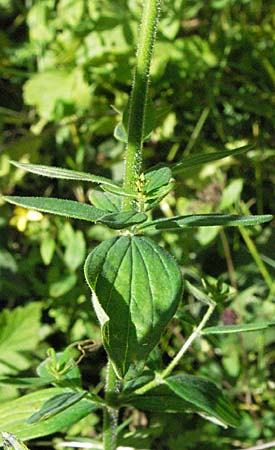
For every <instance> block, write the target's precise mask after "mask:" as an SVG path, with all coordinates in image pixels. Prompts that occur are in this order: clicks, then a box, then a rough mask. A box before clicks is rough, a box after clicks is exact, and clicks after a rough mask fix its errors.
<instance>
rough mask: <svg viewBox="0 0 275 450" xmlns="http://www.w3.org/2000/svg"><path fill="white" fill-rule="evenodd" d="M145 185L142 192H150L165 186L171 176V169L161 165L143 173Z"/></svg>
mask: <svg viewBox="0 0 275 450" xmlns="http://www.w3.org/2000/svg"><path fill="white" fill-rule="evenodd" d="M144 176H145V186H144V188H143V192H144V193H145V194H150V193H151V192H153V191H156V190H157V189H159V188H161V187H163V186H166V185H167V184H168V183H169V181H170V179H171V176H172V173H171V170H170V169H169V168H168V167H161V168H160V169H154V170H151V171H150V172H147V173H145V174H144Z"/></svg>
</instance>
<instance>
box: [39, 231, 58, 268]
mask: <svg viewBox="0 0 275 450" xmlns="http://www.w3.org/2000/svg"><path fill="white" fill-rule="evenodd" d="M54 251H55V240H54V239H53V238H52V237H50V236H47V237H46V238H45V239H43V240H42V242H41V244H40V254H41V258H42V260H43V263H44V264H45V265H46V266H48V265H49V264H50V263H51V260H52V258H53V255H54Z"/></svg>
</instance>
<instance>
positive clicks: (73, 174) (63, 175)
mask: <svg viewBox="0 0 275 450" xmlns="http://www.w3.org/2000/svg"><path fill="white" fill-rule="evenodd" d="M11 164H13V165H14V166H15V167H18V169H22V170H25V171H26V172H31V173H34V174H36V175H42V176H44V177H49V178H59V179H62V180H74V181H87V182H90V183H95V184H106V185H109V186H113V187H114V188H115V189H117V190H119V189H120V188H119V186H117V185H116V184H115V183H114V182H113V181H112V180H109V179H108V178H105V177H100V176H97V175H91V174H89V173H86V172H78V171H76V170H70V169H63V168H61V167H52V166H43V165H40V164H27V163H20V162H17V161H11ZM121 190H122V191H123V189H121Z"/></svg>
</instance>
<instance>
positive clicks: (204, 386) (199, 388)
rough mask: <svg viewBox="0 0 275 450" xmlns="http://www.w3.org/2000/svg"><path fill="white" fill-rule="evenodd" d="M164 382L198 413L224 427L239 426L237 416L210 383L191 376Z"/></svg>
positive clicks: (172, 377)
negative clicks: (211, 418)
mask: <svg viewBox="0 0 275 450" xmlns="http://www.w3.org/2000/svg"><path fill="white" fill-rule="evenodd" d="M165 382H166V384H167V386H169V388H170V389H171V390H172V391H173V392H174V393H175V394H177V395H178V396H179V397H180V398H182V399H183V400H185V401H186V402H189V403H191V404H192V405H194V406H195V407H196V408H197V409H198V410H199V411H200V412H203V413H205V414H206V415H207V416H210V417H214V418H216V419H218V421H220V422H221V423H223V424H224V425H231V426H238V425H239V420H240V418H239V415H238V414H237V413H236V412H235V410H234V408H233V406H232V405H231V403H230V402H229V401H228V400H227V399H226V397H225V396H224V395H223V393H222V392H221V391H220V390H219V389H218V388H217V386H216V385H215V384H214V383H212V382H211V381H209V380H206V379H204V378H199V377H195V376H192V375H174V376H171V377H169V378H167V379H166V380H165Z"/></svg>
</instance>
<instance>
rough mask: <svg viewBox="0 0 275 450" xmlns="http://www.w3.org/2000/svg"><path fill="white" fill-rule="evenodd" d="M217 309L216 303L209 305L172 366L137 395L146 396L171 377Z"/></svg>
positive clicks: (138, 390)
mask: <svg viewBox="0 0 275 450" xmlns="http://www.w3.org/2000/svg"><path fill="white" fill-rule="evenodd" d="M215 307H216V303H214V302H213V303H211V304H210V305H209V307H208V309H207V311H206V313H205V315H204V316H203V318H202V320H201V322H200V324H199V325H198V327H197V328H195V330H194V331H193V333H192V334H191V335H190V336H189V338H188V339H187V341H185V343H184V344H183V346H182V348H181V349H180V351H179V352H178V353H177V354H176V356H175V357H174V359H173V360H172V361H171V362H170V364H169V365H168V366H167V367H166V369H164V370H163V372H161V373H160V374H158V375H157V376H156V378H155V379H154V380H152V381H150V382H149V383H147V384H145V385H144V386H142V387H141V388H139V389H137V390H136V391H135V393H136V394H144V393H145V392H147V391H149V390H150V389H153V388H154V387H156V386H158V385H159V384H161V383H162V382H163V380H164V379H165V378H166V377H168V375H170V373H171V372H172V370H173V369H174V368H175V367H176V365H177V364H178V363H179V361H180V360H181V358H182V357H183V355H184V354H185V353H186V352H187V350H188V349H189V347H190V345H191V344H192V342H193V341H194V340H195V339H196V338H197V337H198V336H199V334H200V332H201V330H202V329H203V328H204V326H205V324H206V323H207V322H208V320H209V319H210V317H211V315H212V314H213V312H214V309H215Z"/></svg>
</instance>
